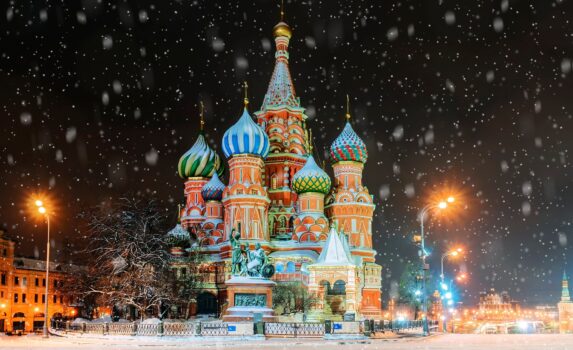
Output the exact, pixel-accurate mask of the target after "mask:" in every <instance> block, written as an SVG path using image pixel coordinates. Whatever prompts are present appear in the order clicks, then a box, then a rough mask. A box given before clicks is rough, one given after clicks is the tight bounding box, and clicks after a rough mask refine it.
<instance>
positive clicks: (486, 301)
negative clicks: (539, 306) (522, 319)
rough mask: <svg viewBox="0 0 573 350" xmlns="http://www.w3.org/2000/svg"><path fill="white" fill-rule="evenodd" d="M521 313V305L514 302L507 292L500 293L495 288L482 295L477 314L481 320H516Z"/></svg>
mask: <svg viewBox="0 0 573 350" xmlns="http://www.w3.org/2000/svg"><path fill="white" fill-rule="evenodd" d="M520 311H521V307H520V305H519V303H518V302H517V301H515V300H512V299H511V297H510V296H509V294H508V293H507V292H501V293H498V292H496V291H495V289H494V288H491V289H490V290H489V291H487V292H482V293H480V297H479V304H478V314H477V318H478V319H479V320H487V321H506V320H507V321H509V320H515V317H516V315H518V314H519V313H520Z"/></svg>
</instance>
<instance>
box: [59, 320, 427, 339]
mask: <svg viewBox="0 0 573 350" xmlns="http://www.w3.org/2000/svg"><path fill="white" fill-rule="evenodd" d="M422 326H423V323H422V321H421V320H417V321H407V320H404V321H398V320H395V321H374V320H366V321H356V322H342V321H339V322H332V321H326V322H324V323H311V322H259V323H252V322H218V321H214V322H189V321H186V322H181V321H173V322H158V323H139V322H133V323H113V322H112V323H90V322H82V323H71V322H69V321H67V322H66V321H58V320H52V321H51V329H52V330H53V331H55V332H60V333H87V334H100V335H125V336H188V337H192V336H206V337H209V336H248V335H253V334H260V335H264V336H267V337H285V338H303V337H310V338H312V337H323V336H325V335H326V334H353V335H357V334H358V335H365V336H369V335H371V334H372V333H376V332H393V333H418V332H419V333H422ZM429 326H430V329H436V327H437V321H429Z"/></svg>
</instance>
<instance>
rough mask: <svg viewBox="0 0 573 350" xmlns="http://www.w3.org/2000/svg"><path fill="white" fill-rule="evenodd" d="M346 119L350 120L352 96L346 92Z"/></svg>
mask: <svg viewBox="0 0 573 350" xmlns="http://www.w3.org/2000/svg"><path fill="white" fill-rule="evenodd" d="M345 117H346V120H347V121H349V120H350V97H349V96H348V94H346V116H345Z"/></svg>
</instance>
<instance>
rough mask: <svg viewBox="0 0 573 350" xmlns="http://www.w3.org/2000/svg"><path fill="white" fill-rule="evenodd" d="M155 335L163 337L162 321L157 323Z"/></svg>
mask: <svg viewBox="0 0 573 350" xmlns="http://www.w3.org/2000/svg"><path fill="white" fill-rule="evenodd" d="M157 336H159V337H163V321H161V322H159V324H157Z"/></svg>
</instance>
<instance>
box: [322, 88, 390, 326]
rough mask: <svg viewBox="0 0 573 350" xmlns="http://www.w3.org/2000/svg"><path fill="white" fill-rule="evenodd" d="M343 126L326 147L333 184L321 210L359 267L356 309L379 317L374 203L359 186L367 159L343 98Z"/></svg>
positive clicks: (365, 151)
mask: <svg viewBox="0 0 573 350" xmlns="http://www.w3.org/2000/svg"><path fill="white" fill-rule="evenodd" d="M346 99H347V101H346V104H347V107H346V125H345V126H344V129H343V130H342V133H341V134H340V135H339V136H338V137H337V138H336V140H334V142H333V143H332V145H331V147H330V156H331V158H332V161H333V164H332V168H333V170H334V187H333V189H332V191H331V193H330V194H329V196H328V197H327V199H326V203H325V211H326V215H327V217H328V218H329V219H330V220H331V222H333V223H335V224H337V225H338V228H339V230H340V231H343V232H344V233H345V234H346V235H348V239H349V244H350V250H351V252H352V255H353V256H354V257H355V259H356V261H357V264H358V265H360V266H361V267H362V268H361V269H360V273H361V276H360V280H361V281H360V285H361V289H362V295H361V304H360V312H361V313H362V314H363V315H367V316H370V317H375V318H379V317H380V315H381V311H382V300H381V293H382V292H381V284H382V278H381V275H382V267H381V266H380V265H378V264H376V263H375V259H374V257H375V256H376V251H375V250H374V249H372V216H373V214H374V207H375V205H374V203H373V198H372V195H371V194H370V193H369V192H368V189H367V188H366V187H365V186H363V185H362V171H363V170H364V164H365V163H366V160H367V159H368V152H367V150H366V145H365V144H364V142H363V141H362V140H361V139H360V137H358V135H357V134H356V133H355V132H354V129H352V125H351V124H350V118H351V116H350V104H349V99H348V96H347V97H346Z"/></svg>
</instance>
